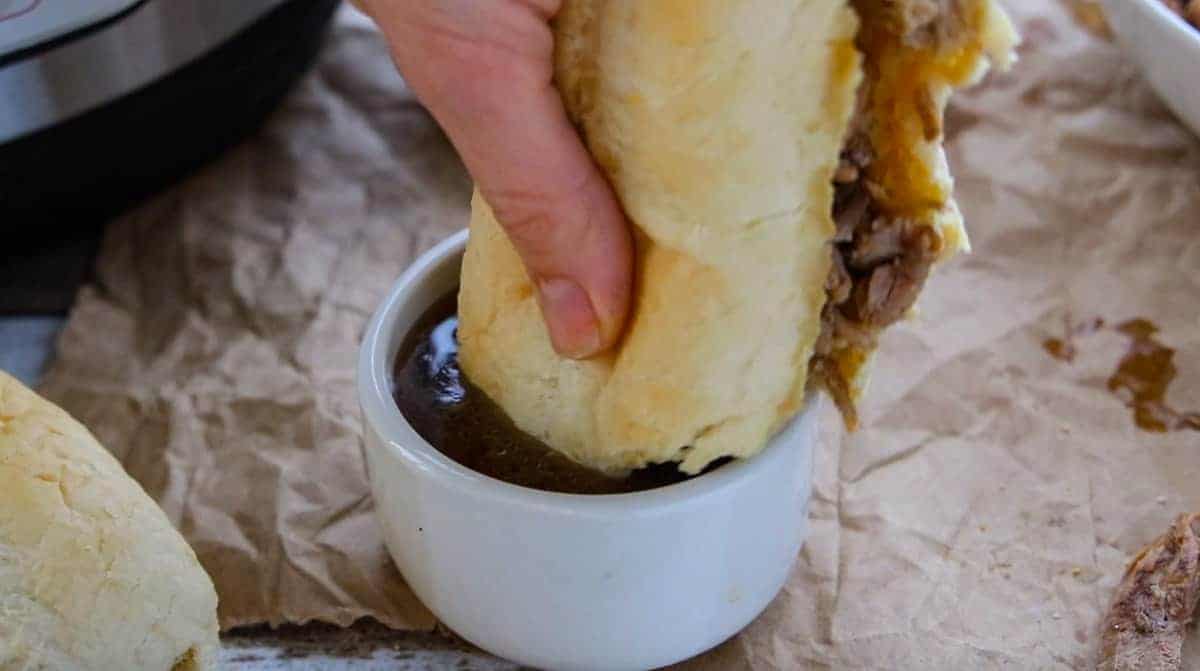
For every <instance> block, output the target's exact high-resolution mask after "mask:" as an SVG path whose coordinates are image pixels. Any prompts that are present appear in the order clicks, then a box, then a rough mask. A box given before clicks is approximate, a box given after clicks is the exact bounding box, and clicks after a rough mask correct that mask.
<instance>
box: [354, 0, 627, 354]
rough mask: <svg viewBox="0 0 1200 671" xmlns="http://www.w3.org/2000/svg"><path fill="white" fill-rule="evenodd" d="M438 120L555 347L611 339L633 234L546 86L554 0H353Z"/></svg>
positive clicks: (589, 347) (596, 347)
mask: <svg viewBox="0 0 1200 671" xmlns="http://www.w3.org/2000/svg"><path fill="white" fill-rule="evenodd" d="M359 3H360V4H361V5H362V6H363V8H364V9H365V11H366V12H367V13H368V14H370V15H371V16H372V18H374V20H375V22H376V23H378V24H379V26H380V28H381V29H382V30H383V33H384V35H385V36H386V37H387V40H388V43H389V45H390V48H391V51H392V55H393V57H394V59H395V61H396V65H397V67H398V68H399V69H400V72H401V74H403V75H404V78H405V80H406V81H407V82H408V85H409V86H410V87H411V88H412V90H413V92H414V93H415V94H416V95H417V97H418V98H419V99H420V100H421V102H422V103H423V104H424V105H425V106H426V107H427V108H428V109H429V111H430V112H431V113H432V114H433V116H434V117H435V118H436V119H437V121H438V123H439V124H441V126H442V128H444V129H445V131H446V134H447V135H448V136H449V137H450V140H451V142H453V143H454V146H455V148H456V149H457V150H458V152H459V154H460V155H461V156H462V159H463V162H464V163H466V166H467V169H468V170H469V171H470V172H471V175H472V176H473V177H474V178H475V181H476V184H477V185H478V187H479V189H480V191H481V193H482V194H483V196H484V198H485V199H486V200H487V202H488V204H489V205H491V207H492V210H493V211H494V213H495V215H496V218H497V219H498V220H499V222H500V224H501V225H502V226H503V227H504V229H505V231H506V232H507V234H508V237H509V239H510V240H512V243H513V245H514V246H515V247H516V249H517V251H518V252H519V253H520V255H521V259H522V260H523V261H524V263H525V268H526V270H527V271H528V272H529V275H530V277H531V278H532V280H533V282H534V284H535V285H536V286H537V288H538V300H539V303H540V305H541V308H542V315H543V316H544V318H545V320H546V325H547V327H548V330H549V332H550V338H551V341H552V342H553V343H554V348H555V349H556V350H558V352H559V353H560V354H562V355H564V356H569V357H573V358H585V357H589V356H591V355H593V354H597V353H599V352H601V351H603V350H605V349H607V348H608V347H610V346H611V345H613V344H614V343H615V342H616V340H617V339H618V338H619V337H620V334H621V330H622V327H623V325H624V321H625V316H626V313H627V311H628V308H629V301H630V293H631V284H632V275H633V270H632V265H633V261H632V259H633V251H632V249H633V243H632V239H631V235H630V232H629V226H628V223H627V222H626V220H625V217H624V214H623V213H622V211H621V207H620V205H619V204H618V203H617V200H616V197H615V195H614V194H613V192H612V189H611V187H610V186H609V184H608V182H607V181H606V180H605V178H604V176H603V174H602V173H601V172H600V170H599V169H598V168H597V166H596V165H595V163H594V162H593V161H592V159H591V156H590V154H588V152H587V150H586V148H585V147H584V145H583V142H582V141H581V140H580V138H579V135H578V133H576V131H575V128H574V127H573V126H572V125H571V123H570V121H569V119H568V118H567V114H566V111H565V110H564V108H563V104H562V100H561V99H560V97H559V94H558V91H556V90H555V88H554V82H553V63H554V35H553V32H552V31H551V28H550V23H549V22H550V20H551V18H553V16H554V15H555V13H557V12H558V9H559V7H560V5H561V4H562V0H359Z"/></svg>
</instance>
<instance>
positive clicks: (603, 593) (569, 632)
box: [358, 232, 818, 671]
mask: <svg viewBox="0 0 1200 671" xmlns="http://www.w3.org/2000/svg"><path fill="white" fill-rule="evenodd" d="M465 244H466V233H465V232H464V233H460V234H458V235H455V236H453V237H451V238H450V239H448V240H446V241H445V242H443V243H441V244H440V245H438V246H437V247H435V248H434V249H432V250H431V251H429V252H428V253H426V254H425V255H424V256H422V257H421V258H420V259H418V260H417V262H416V263H415V264H413V266H412V267H411V268H409V270H408V271H407V272H406V273H405V274H404V275H403V276H402V277H401V278H400V279H399V281H398V282H397V283H396V285H395V286H394V287H393V288H392V290H391V292H390V293H389V294H388V296H387V298H386V299H385V300H384V302H383V305H382V306H381V307H380V308H379V311H378V312H377V313H376V314H375V317H374V318H373V319H372V321H371V323H370V325H369V326H368V328H367V332H366V335H365V337H364V341H363V345H362V353H361V356H360V360H359V373H358V375H359V378H358V387H359V397H360V400H361V402H362V408H363V414H364V416H365V419H366V456H367V464H368V468H369V470H370V477H371V486H372V489H373V492H374V496H375V504H376V508H377V511H378V515H379V519H380V522H381V524H382V527H383V533H384V538H385V540H386V542H387V546H388V549H389V550H390V551H391V554H392V557H393V558H394V559H395V560H396V564H397V565H398V566H399V567H400V571H401V573H403V574H404V577H405V579H406V580H407V581H408V584H409V585H410V586H411V587H412V589H413V590H414V591H415V592H416V593H417V596H419V597H420V599H421V600H422V601H423V602H424V603H425V605H426V606H428V607H429V608H430V610H432V611H433V612H434V614H435V615H437V617H438V618H439V619H440V620H441V621H442V622H444V623H445V624H446V625H447V626H448V627H450V628H451V629H453V630H454V631H455V632H457V633H458V634H459V635H461V636H463V637H464V638H466V639H467V640H469V641H471V642H472V643H475V644H476V645H478V646H479V647H481V648H484V649H485V650H488V651H490V652H493V653H495V654H497V655H500V656H502V657H506V658H508V659H511V660H514V661H516V662H520V663H522V664H527V665H531V666H535V667H538V668H543V669H554V670H556V671H565V670H570V669H587V670H603V669H613V670H641V669H649V668H653V667H658V666H663V665H666V664H671V663H673V662H677V661H680V660H683V659H686V658H688V657H691V656H693V655H695V654H698V653H700V652H703V651H704V650H707V649H708V648H711V647H713V646H715V645H717V644H718V643H720V642H721V641H723V640H725V639H727V638H729V637H730V636H732V635H733V634H735V633H737V631H738V630H740V629H741V628H742V627H744V626H745V625H746V624H748V623H749V622H750V621H751V620H752V619H754V617H755V616H756V615H758V614H759V613H760V612H762V610H763V609H764V608H765V607H766V606H767V604H768V603H769V602H770V601H771V599H772V598H774V596H775V595H776V594H777V593H778V592H779V590H780V588H781V587H782V586H783V583H784V580H785V579H786V578H787V575H788V572H789V570H790V568H791V566H792V563H793V561H794V560H795V558H796V555H797V553H798V552H799V550H800V545H801V542H802V541H803V539H804V537H805V535H806V533H807V508H808V498H809V492H810V487H811V477H812V452H813V444H814V440H815V436H816V431H815V428H816V415H817V414H818V413H817V410H816V408H815V407H814V406H816V405H817V403H816V402H815V401H813V402H810V403H808V406H807V407H808V410H807V411H805V412H804V413H803V414H801V415H800V416H799V417H797V418H796V420H794V421H793V422H792V423H791V424H790V425H789V426H788V427H787V428H786V429H785V430H784V431H783V432H782V433H780V434H779V435H778V436H777V437H776V438H775V439H774V440H773V441H772V442H771V444H770V445H769V446H768V447H767V448H766V449H765V450H764V451H763V452H762V453H761V454H759V455H758V456H756V457H754V458H752V459H749V460H746V461H740V462H736V463H731V464H727V465H725V466H724V467H722V468H719V469H717V470H715V471H713V472H712V473H709V474H707V475H703V476H701V477H699V478H695V479H692V480H689V481H686V482H683V483H679V484H675V485H671V486H669V487H664V488H661V489H656V490H650V491H646V492H638V493H634V494H618V495H604V496H580V495H570V494H558V493H552V492H544V491H538V490H533V489H527V488H524V487H518V486H516V485H512V484H508V483H506V482H501V481H499V480H495V479H493V478H490V477H487V476H484V475H481V474H479V473H475V472H473V471H471V470H469V469H467V468H465V467H463V466H460V465H459V464H457V463H455V462H454V461H451V460H450V459H449V458H447V457H445V456H444V455H442V454H441V453H440V452H438V451H437V450H435V449H434V448H433V447H432V446H430V445H429V443H427V442H426V441H425V440H424V439H422V438H421V436H419V435H417V433H416V432H415V431H414V430H413V429H412V427H411V426H409V424H408V422H407V421H406V420H405V418H404V417H403V415H402V414H401V413H400V411H399V410H398V409H397V407H396V404H395V403H394V402H393V400H392V396H391V389H392V382H391V380H392V365H393V362H394V359H395V356H396V352H397V350H398V349H399V347H400V344H401V342H402V341H403V339H404V336H405V334H406V332H407V331H408V330H409V328H410V327H411V326H412V325H413V323H414V322H415V321H416V320H417V318H418V317H419V316H420V315H421V313H422V312H423V311H424V310H425V309H426V308H427V307H429V306H430V305H431V304H432V303H433V302H434V301H435V300H436V299H437V298H439V297H440V296H442V295H444V294H445V293H446V292H448V291H450V290H451V289H453V288H454V287H455V286H457V284H458V275H459V264H460V263H461V260H462V253H463V248H464V246H465ZM810 400H811V399H810Z"/></svg>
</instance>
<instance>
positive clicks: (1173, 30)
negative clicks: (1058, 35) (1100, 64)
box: [1103, 0, 1200, 134]
mask: <svg viewBox="0 0 1200 671" xmlns="http://www.w3.org/2000/svg"><path fill="white" fill-rule="evenodd" d="M1103 2H1104V11H1105V13H1106V14H1107V15H1108V22H1109V24H1110V25H1111V26H1112V28H1113V31H1114V32H1116V34H1117V39H1118V40H1119V41H1120V43H1121V46H1123V47H1124V48H1125V52H1126V53H1128V54H1129V56H1130V57H1131V58H1132V59H1133V61H1134V62H1135V63H1137V65H1138V67H1139V68H1141V70H1142V73H1143V74H1144V75H1145V76H1146V79H1147V80H1149V82H1150V85H1151V86H1152V87H1154V90H1155V91H1157V92H1158V95H1159V97H1161V98H1162V99H1163V102H1165V103H1166V104H1167V107H1170V108H1171V111H1172V112H1174V113H1175V116H1177V117H1179V118H1180V119H1182V120H1183V121H1184V122H1185V123H1187V124H1188V125H1189V126H1191V128H1192V130H1193V131H1194V132H1195V133H1197V134H1200V86H1198V85H1197V83H1196V73H1197V72H1200V30H1197V29H1196V28H1194V27H1192V26H1190V25H1188V24H1187V22H1185V21H1184V20H1183V19H1181V18H1179V17H1178V16H1176V15H1175V14H1173V13H1172V12H1171V11H1170V10H1168V9H1167V8H1166V7H1165V6H1163V3H1162V0H1103Z"/></svg>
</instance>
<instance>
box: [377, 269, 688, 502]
mask: <svg viewBox="0 0 1200 671" xmlns="http://www.w3.org/2000/svg"><path fill="white" fill-rule="evenodd" d="M457 295H458V292H457V291H455V292H452V293H451V294H449V295H447V296H444V297H442V298H441V299H440V300H438V301H437V302H436V303H434V304H433V305H432V306H431V307H430V308H429V309H428V310H426V311H425V314H423V315H422V316H421V319H420V320H419V321H417V324H416V326H414V327H413V329H412V331H410V332H409V334H408V336H407V337H406V338H405V339H404V344H403V345H401V346H400V351H399V352H398V353H397V355H396V366H395V379H394V387H393V396H394V398H395V399H396V405H398V406H399V407H400V412H402V413H404V416H405V417H406V418H407V419H408V422H409V424H411V425H412V427H413V428H414V429H416V430H417V433H419V434H421V436H422V437H423V438H424V439H425V440H427V441H429V443H430V444H431V445H433V446H434V447H435V448H437V449H438V450H439V451H440V452H442V453H443V454H445V455H446V456H448V457H450V458H451V459H453V460H454V461H457V462H458V463H460V464H462V465H463V466H466V467H467V468H469V469H471V470H473V471H476V472H479V473H483V474H484V475H488V476H491V477H493V478H497V479H499V480H504V481H505V482H510V483H512V484H514V485H521V486H522V487H531V488H533V489H543V490H547V491H552V492H564V493H567V494H621V493H626V492H637V491H644V490H647V489H655V488H657V487H664V486H666V485H670V484H674V483H676V482H681V481H683V480H686V479H687V478H688V476H687V475H685V474H684V473H682V472H680V471H679V470H678V469H677V468H676V467H675V464H673V463H671V464H657V465H654V466H650V467H647V468H643V469H640V470H636V471H633V472H632V473H631V474H630V475H629V476H628V477H625V478H614V477H609V476H607V475H605V474H603V473H600V472H598V471H595V470H592V469H590V468H587V467H585V466H580V465H579V464H577V463H575V462H573V461H571V460H570V459H568V458H566V457H564V456H563V455H561V454H559V453H558V452H555V451H554V450H552V449H550V448H549V447H547V446H546V444H545V443H543V442H542V441H540V440H538V439H537V438H534V437H533V436H531V435H529V434H527V433H525V432H524V431H521V430H520V429H518V428H517V427H516V426H515V425H514V424H513V422H512V420H510V419H509V418H508V415H506V414H505V413H504V411H503V410H501V409H500V408H499V406H497V405H496V404H495V403H493V402H492V400H491V399H490V398H488V397H487V395H486V394H484V393H483V392H482V391H480V390H479V389H478V388H477V387H475V386H474V385H472V384H471V383H470V381H468V380H467V378H466V376H465V375H463V374H462V372H461V371H460V370H459V368H458V343H457V341H456V340H455V331H456V328H457V326H458V318H457V314H456V313H457V308H458V305H457Z"/></svg>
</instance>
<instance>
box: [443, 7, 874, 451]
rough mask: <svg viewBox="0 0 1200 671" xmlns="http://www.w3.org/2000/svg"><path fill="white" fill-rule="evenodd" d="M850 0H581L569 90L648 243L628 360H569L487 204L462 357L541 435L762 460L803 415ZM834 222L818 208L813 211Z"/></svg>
mask: <svg viewBox="0 0 1200 671" xmlns="http://www.w3.org/2000/svg"><path fill="white" fill-rule="evenodd" d="M856 26H857V22H856V20H855V17H854V13H853V12H852V11H851V10H850V8H849V7H847V6H846V3H845V2H844V1H842V0H812V1H810V2H780V1H779V0H737V1H734V2H731V1H730V0H688V1H687V2H666V1H663V0H651V1H644V0H606V1H593V0H568V2H566V3H565V6H564V9H563V11H562V14H561V15H560V16H559V17H558V19H557V25H556V37H557V41H558V52H559V53H558V63H557V76H558V83H559V86H560V90H561V91H562V93H563V97H564V99H565V101H566V103H567V107H568V109H569V111H570V112H571V114H572V116H573V117H574V118H575V119H576V120H577V122H578V123H579V125H580V127H581V130H582V132H583V133H584V135H585V136H586V139H587V142H588V146H589V148H590V149H591V151H592V154H593V155H594V156H595V157H596V158H597V160H598V161H599V162H600V164H601V166H602V167H603V168H604V169H605V172H606V174H607V175H608V177H609V179H610V180H611V182H612V184H613V186H614V188H615V190H616V192H617V194H618V195H619V197H620V199H621V203H622V204H623V205H624V208H625V210H626V212H627V213H628V215H629V217H630V219H631V220H632V221H633V222H634V223H635V224H636V226H637V232H638V239H637V243H638V248H637V258H638V262H637V273H638V277H639V282H638V287H637V291H636V296H635V302H634V308H633V310H634V312H633V319H632V321H631V323H630V324H629V327H628V330H627V334H626V337H625V339H624V341H623V343H622V344H621V347H620V349H619V351H618V352H616V353H614V354H611V355H609V356H605V357H601V358H598V359H595V360H591V361H585V362H577V361H569V360H566V359H562V358H560V357H558V356H556V355H555V354H554V352H553V350H552V348H551V345H550V341H549V339H548V336H547V334H546V331H545V327H544V325H543V323H542V320H541V317H540V313H539V312H538V306H537V303H536V299H535V298H534V296H533V290H532V286H531V285H530V282H529V280H528V278H527V276H526V274H525V272H524V270H523V269H522V266H521V264H520V260H519V258H518V257H517V254H516V252H515V250H514V249H513V248H512V246H511V244H510V243H509V242H508V240H507V238H506V237H505V236H504V233H503V232H502V231H501V229H500V227H499V225H498V224H497V222H496V220H495V218H494V217H493V216H492V213H491V211H490V210H489V209H488V207H487V205H486V203H484V202H483V201H482V199H481V198H479V197H478V196H477V197H476V198H475V201H474V208H473V213H472V218H471V238H470V242H469V243H468V247H467V253H466V259H465V261H464V265H463V281H462V289H461V295H460V303H459V310H460V313H459V314H460V322H459V331H458V336H459V340H460V345H461V348H460V361H461V362H462V365H463V368H464V370H465V371H466V372H467V375H468V376H469V377H470V379H471V380H472V381H473V382H474V383H475V384H476V385H478V386H479V387H481V388H482V389H483V390H484V391H485V392H486V393H487V394H488V395H489V396H491V397H492V398H493V399H494V400H496V401H497V402H498V403H499V405H500V406H501V407H502V408H504V409H505V410H506V411H507V412H508V414H509V415H510V416H511V417H512V418H513V420H514V421H515V422H516V423H517V425H518V426H519V427H521V428H522V429H524V430H525V431H527V432H529V433H531V434H532V435H534V436H536V437H538V438H540V439H542V440H543V441H545V442H546V443H547V444H549V445H550V446H551V447H553V448H555V449H557V450H559V451H561V452H563V453H565V454H567V455H568V456H570V457H572V458H573V459H575V460H577V461H579V462H581V463H584V464H588V465H590V466H593V467H596V468H599V469H603V470H606V471H612V472H618V471H621V470H625V469H629V468H633V467H637V466H642V465H645V464H647V463H650V462H662V461H669V460H674V459H682V461H683V468H684V470H686V471H689V472H695V471H698V470H699V469H701V468H703V467H704V466H705V465H706V464H708V463H709V462H710V461H712V460H713V459H715V458H717V457H719V456H722V455H735V456H748V455H750V454H752V453H754V452H756V451H758V450H759V449H761V447H762V446H763V444H765V443H766V441H767V439H768V438H769V436H770V435H771V434H772V432H774V431H775V430H776V429H777V428H778V427H779V426H780V424H781V422H782V421H783V420H784V419H786V418H787V417H789V416H791V415H792V414H793V413H794V412H795V410H796V409H797V408H798V407H799V404H800V402H801V400H802V398H803V394H804V387H805V379H806V371H807V362H808V358H809V356H810V355H811V352H812V346H813V342H814V341H815V339H816V337H817V331H818V329H819V328H820V313H821V306H822V304H823V302H824V281H825V276H826V275H827V274H828V272H829V266H830V258H829V249H828V247H827V246H826V242H827V240H829V238H830V237H831V236H832V235H833V223H832V220H831V215H830V209H829V207H828V204H829V203H830V202H831V201H832V198H833V187H832V185H831V179H832V177H833V173H834V170H835V169H836V168H837V165H838V154H839V151H840V149H841V145H842V139H843V136H844V129H845V128H846V126H847V123H848V120H849V117H850V114H851V112H852V110H853V107H854V96H855V89H856V87H857V84H858V82H859V78H860V71H859V56H858V53H857V52H856V51H855V49H854V46H853V41H854V35H855V29H856ZM814 203H816V204H819V205H820V206H819V207H812V206H811V205H812V204H814Z"/></svg>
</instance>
